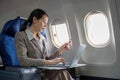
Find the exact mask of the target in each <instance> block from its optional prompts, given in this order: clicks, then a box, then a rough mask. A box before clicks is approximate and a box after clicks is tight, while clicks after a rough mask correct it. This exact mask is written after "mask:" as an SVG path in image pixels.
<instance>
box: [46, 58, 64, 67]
mask: <svg viewBox="0 0 120 80" xmlns="http://www.w3.org/2000/svg"><path fill="white" fill-rule="evenodd" d="M59 62H62V63H64V62H65V60H64V58H61V57H60V58H55V59H51V60H45V65H55V64H57V63H59Z"/></svg>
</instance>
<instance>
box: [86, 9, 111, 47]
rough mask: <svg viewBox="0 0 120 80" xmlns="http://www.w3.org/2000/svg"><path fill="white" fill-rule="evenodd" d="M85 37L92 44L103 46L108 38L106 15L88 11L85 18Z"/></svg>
mask: <svg viewBox="0 0 120 80" xmlns="http://www.w3.org/2000/svg"><path fill="white" fill-rule="evenodd" d="M85 30H86V38H87V40H88V42H89V43H90V44H91V45H92V46H97V47H100V46H105V45H106V44H107V43H108V42H109V39H110V32H109V25H108V20H107V18H106V16H105V15H104V14H103V13H102V12H99V11H96V12H95V11H94V12H91V13H89V14H88V15H87V16H86V18H85Z"/></svg>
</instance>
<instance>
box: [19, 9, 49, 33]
mask: <svg viewBox="0 0 120 80" xmlns="http://www.w3.org/2000/svg"><path fill="white" fill-rule="evenodd" d="M43 15H47V16H48V14H47V13H46V12H45V11H44V10H42V9H35V10H33V11H32V12H31V14H30V16H29V17H28V19H27V20H26V21H25V22H24V23H23V25H22V27H21V29H20V31H24V30H25V29H26V28H27V25H28V23H29V26H30V25H31V24H32V22H33V17H36V18H37V19H40V18H42V16H43Z"/></svg>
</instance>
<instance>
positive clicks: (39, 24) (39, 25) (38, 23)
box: [33, 15, 48, 32]
mask: <svg viewBox="0 0 120 80" xmlns="http://www.w3.org/2000/svg"><path fill="white" fill-rule="evenodd" d="M33 21H34V24H35V26H34V28H35V30H36V31H37V32H41V31H42V30H43V29H44V28H46V26H47V22H48V16H47V15H43V16H42V18H40V19H37V18H35V19H33Z"/></svg>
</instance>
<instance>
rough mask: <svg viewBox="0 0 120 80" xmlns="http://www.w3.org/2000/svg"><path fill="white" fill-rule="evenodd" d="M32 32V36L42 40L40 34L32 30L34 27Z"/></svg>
mask: <svg viewBox="0 0 120 80" xmlns="http://www.w3.org/2000/svg"><path fill="white" fill-rule="evenodd" d="M30 31H31V32H32V34H33V35H34V36H35V37H36V38H38V39H40V36H39V34H38V33H39V32H36V31H35V30H34V28H32V27H30Z"/></svg>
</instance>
